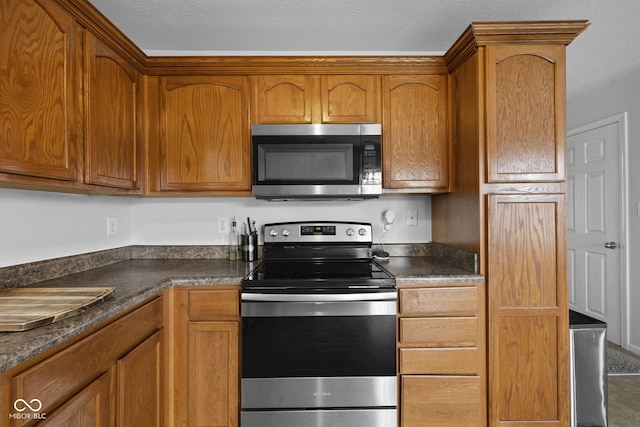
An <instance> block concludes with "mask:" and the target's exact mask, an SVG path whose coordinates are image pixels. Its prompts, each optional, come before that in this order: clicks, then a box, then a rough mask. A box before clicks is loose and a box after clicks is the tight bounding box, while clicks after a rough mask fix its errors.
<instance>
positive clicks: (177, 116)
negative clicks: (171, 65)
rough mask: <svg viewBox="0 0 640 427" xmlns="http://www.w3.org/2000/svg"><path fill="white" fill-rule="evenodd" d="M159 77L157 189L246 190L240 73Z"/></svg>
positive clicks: (245, 115) (247, 171) (243, 80)
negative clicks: (159, 173)
mask: <svg viewBox="0 0 640 427" xmlns="http://www.w3.org/2000/svg"><path fill="white" fill-rule="evenodd" d="M161 82H162V97H163V99H162V100H161V106H160V108H161V117H162V118H163V120H161V126H160V130H161V153H160V156H161V159H162V161H161V189H162V190H183V191H190V190H195V191H206V190H221V191H225V190H248V189H250V188H251V163H250V160H251V150H250V140H249V121H248V114H249V113H248V98H249V97H248V93H247V92H248V85H247V82H246V78H244V77H224V76H222V77H208V76H187V77H182V78H180V77H167V78H162V79H161Z"/></svg>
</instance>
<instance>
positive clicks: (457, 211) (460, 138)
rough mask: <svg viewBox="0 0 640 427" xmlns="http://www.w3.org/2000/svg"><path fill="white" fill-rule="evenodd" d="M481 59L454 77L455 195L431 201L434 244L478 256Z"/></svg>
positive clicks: (442, 195) (479, 237)
mask: <svg viewBox="0 0 640 427" xmlns="http://www.w3.org/2000/svg"><path fill="white" fill-rule="evenodd" d="M478 55H480V53H476V54H475V55H473V56H472V57H471V58H470V59H469V60H467V62H466V63H465V64H464V65H462V66H461V67H459V68H457V69H456V71H455V72H454V74H453V75H452V76H451V77H450V80H451V103H450V104H451V114H450V116H451V121H452V126H451V128H452V134H453V135H455V136H454V137H453V138H452V153H451V156H452V160H451V167H452V169H453V171H452V174H451V176H452V182H451V193H446V194H438V195H435V196H433V197H432V198H431V221H432V234H433V241H434V242H438V243H442V244H446V245H450V246H453V247H456V248H459V249H463V250H466V251H470V252H475V253H480V251H481V247H482V246H481V244H480V242H481V241H482V240H481V238H482V229H481V227H480V224H481V218H480V217H481V211H482V210H481V206H480V200H481V198H480V196H479V188H480V184H479V182H480V179H481V176H480V175H479V173H481V166H480V161H481V159H480V146H481V142H482V125H481V123H482V120H481V115H482V114H483V109H482V102H480V77H479V74H480V72H481V62H480V61H479V60H478ZM481 259H482V258H481ZM481 269H482V266H481ZM481 272H482V271H481Z"/></svg>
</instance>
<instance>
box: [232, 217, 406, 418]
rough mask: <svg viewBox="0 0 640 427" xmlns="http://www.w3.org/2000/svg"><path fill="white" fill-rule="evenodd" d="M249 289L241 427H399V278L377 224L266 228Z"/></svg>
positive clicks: (247, 282)
mask: <svg viewBox="0 0 640 427" xmlns="http://www.w3.org/2000/svg"><path fill="white" fill-rule="evenodd" d="M263 235H264V259H263V261H262V262H261V263H260V264H259V265H258V266H257V267H256V268H255V269H253V270H252V271H251V272H250V273H249V274H248V275H247V276H246V277H245V278H244V279H243V281H242V297H241V300H242V309H241V315H242V367H241V369H242V383H241V386H242V399H241V425H242V426H243V427H258V426H259V427H276V426H277V427H303V426H331V427H360V426H367V427H396V426H397V394H398V391H397V380H396V312H397V290H396V288H395V278H394V277H393V275H392V274H390V273H389V272H388V271H387V270H386V269H384V268H383V267H382V266H381V265H379V264H378V263H377V262H376V261H375V260H373V259H372V258H371V244H372V229H371V224H366V223H352V222H290V223H277V224H266V225H265V226H264V229H263Z"/></svg>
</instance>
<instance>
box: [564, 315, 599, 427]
mask: <svg viewBox="0 0 640 427" xmlns="http://www.w3.org/2000/svg"><path fill="white" fill-rule="evenodd" d="M569 340H570V359H571V360H570V367H571V369H570V371H571V374H570V379H571V396H570V402H571V427H581V426H600V427H606V426H607V329H606V324H605V323H603V322H597V323H595V324H592V325H589V324H573V325H571V329H570V334H569Z"/></svg>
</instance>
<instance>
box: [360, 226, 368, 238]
mask: <svg viewBox="0 0 640 427" xmlns="http://www.w3.org/2000/svg"><path fill="white" fill-rule="evenodd" d="M358 234H359V235H361V236H366V235H367V229H366V228H361V229H360V230H358Z"/></svg>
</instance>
